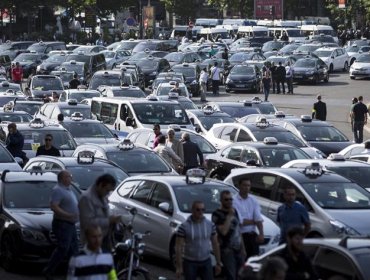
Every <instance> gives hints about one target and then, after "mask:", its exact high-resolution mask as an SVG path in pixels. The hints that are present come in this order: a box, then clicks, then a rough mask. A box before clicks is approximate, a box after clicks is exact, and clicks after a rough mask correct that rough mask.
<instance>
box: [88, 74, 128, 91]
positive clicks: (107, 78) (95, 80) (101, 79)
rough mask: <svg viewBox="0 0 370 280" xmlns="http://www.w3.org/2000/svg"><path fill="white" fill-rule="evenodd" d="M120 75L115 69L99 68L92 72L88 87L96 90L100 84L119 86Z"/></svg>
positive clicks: (120, 81)
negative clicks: (99, 69)
mask: <svg viewBox="0 0 370 280" xmlns="http://www.w3.org/2000/svg"><path fill="white" fill-rule="evenodd" d="M121 84H122V75H121V73H120V72H119V71H116V70H108V71H107V70H101V71H97V72H95V73H94V75H93V76H92V78H91V80H90V81H89V89H94V90H96V89H97V88H98V87H99V86H101V85H106V86H121Z"/></svg>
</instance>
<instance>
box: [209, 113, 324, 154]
mask: <svg viewBox="0 0 370 280" xmlns="http://www.w3.org/2000/svg"><path fill="white" fill-rule="evenodd" d="M271 135H273V137H275V138H276V139H277V141H278V142H279V143H285V144H291V145H294V146H296V147H298V148H301V149H302V150H303V151H305V152H306V153H307V154H308V155H310V157H311V158H322V153H321V152H319V151H318V150H317V149H315V148H312V147H310V146H308V145H307V144H306V143H305V142H304V141H302V140H301V139H300V138H299V137H298V136H296V135H295V134H294V133H292V132H291V131H289V130H287V129H286V128H283V127H281V126H278V125H275V124H272V123H270V122H268V121H267V119H266V118H263V117H262V118H260V119H258V120H257V121H256V122H255V123H224V124H214V125H213V127H212V128H211V129H210V130H209V131H208V132H207V134H206V135H205V137H206V138H207V140H208V141H210V142H211V143H212V144H213V145H214V146H215V147H216V148H217V149H221V148H223V147H225V146H226V145H229V144H231V143H233V142H245V141H253V142H257V141H263V140H264V139H265V138H266V137H270V136H271Z"/></svg>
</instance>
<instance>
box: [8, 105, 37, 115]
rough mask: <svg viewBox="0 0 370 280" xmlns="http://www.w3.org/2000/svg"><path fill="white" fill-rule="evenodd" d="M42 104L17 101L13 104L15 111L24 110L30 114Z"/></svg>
mask: <svg viewBox="0 0 370 280" xmlns="http://www.w3.org/2000/svg"><path fill="white" fill-rule="evenodd" d="M41 105H42V104H32V103H19V102H16V103H15V106H14V110H15V111H24V112H26V113H28V114H30V115H32V116H33V115H34V114H35V113H36V112H37V111H38V110H39V109H40V107H41Z"/></svg>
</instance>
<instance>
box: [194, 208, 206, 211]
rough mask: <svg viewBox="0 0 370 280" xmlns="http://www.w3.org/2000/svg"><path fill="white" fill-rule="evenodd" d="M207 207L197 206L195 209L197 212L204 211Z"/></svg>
mask: <svg viewBox="0 0 370 280" xmlns="http://www.w3.org/2000/svg"><path fill="white" fill-rule="evenodd" d="M205 210H206V209H205V208H195V211H197V212H204V211H205Z"/></svg>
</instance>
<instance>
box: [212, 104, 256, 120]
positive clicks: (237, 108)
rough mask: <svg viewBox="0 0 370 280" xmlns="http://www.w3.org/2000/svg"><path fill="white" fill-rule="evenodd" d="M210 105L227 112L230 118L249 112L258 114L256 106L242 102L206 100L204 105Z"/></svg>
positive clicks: (240, 116) (215, 109) (216, 109)
mask: <svg viewBox="0 0 370 280" xmlns="http://www.w3.org/2000/svg"><path fill="white" fill-rule="evenodd" d="M208 105H210V106H211V107H212V108H213V110H214V111H221V112H225V113H227V114H229V115H230V116H231V117H232V118H235V119H237V118H242V117H244V116H247V115H251V114H260V113H261V112H260V110H259V109H258V108H255V107H252V106H250V104H249V103H248V104H247V103H244V102H232V101H230V102H228V101H226V102H208V103H207V105H206V106H208Z"/></svg>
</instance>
